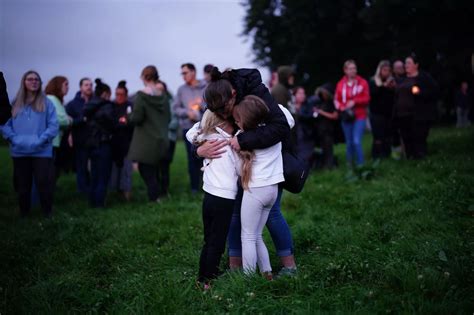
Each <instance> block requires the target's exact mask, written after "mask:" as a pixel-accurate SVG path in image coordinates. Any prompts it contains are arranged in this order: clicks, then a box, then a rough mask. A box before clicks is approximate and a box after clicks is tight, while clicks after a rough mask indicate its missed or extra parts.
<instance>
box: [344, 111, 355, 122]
mask: <svg viewBox="0 0 474 315" xmlns="http://www.w3.org/2000/svg"><path fill="white" fill-rule="evenodd" d="M341 120H342V121H345V122H352V121H354V120H355V113H354V110H353V109H352V108H347V109H345V110H343V111H342V112H341Z"/></svg>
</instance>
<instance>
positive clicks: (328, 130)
mask: <svg viewBox="0 0 474 315" xmlns="http://www.w3.org/2000/svg"><path fill="white" fill-rule="evenodd" d="M311 102H312V103H314V107H313V116H315V117H316V126H315V133H316V134H315V136H316V141H317V142H318V144H319V147H320V148H321V151H322V152H321V153H322V155H321V159H320V160H319V159H317V160H316V167H318V168H326V169H331V168H333V167H335V166H336V160H335V158H334V150H333V147H334V134H335V127H336V122H337V120H338V119H339V115H338V113H337V111H336V108H335V107H334V86H332V85H331V84H330V83H326V84H323V85H321V86H320V87H318V88H317V89H316V91H315V95H314V96H313V97H312V101H311Z"/></svg>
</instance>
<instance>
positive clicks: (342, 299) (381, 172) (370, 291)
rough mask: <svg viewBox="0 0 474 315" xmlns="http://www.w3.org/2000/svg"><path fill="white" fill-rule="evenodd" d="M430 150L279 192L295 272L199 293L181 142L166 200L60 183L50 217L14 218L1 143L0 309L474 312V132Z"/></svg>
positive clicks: (438, 140) (443, 139) (195, 222)
mask: <svg viewBox="0 0 474 315" xmlns="http://www.w3.org/2000/svg"><path fill="white" fill-rule="evenodd" d="M369 142H370V136H368V135H367V136H365V148H366V152H368V149H369ZM343 150H344V148H343V146H338V147H337V154H338V156H339V160H340V161H343V160H344V159H343ZM430 151H431V154H430V157H429V158H428V159H426V160H424V161H421V162H417V161H383V162H382V163H381V164H380V165H379V166H378V168H377V169H376V173H375V177H374V178H373V179H372V180H369V181H365V180H358V181H353V182H348V181H347V180H346V177H345V175H346V170H345V168H344V167H341V168H339V169H338V170H335V171H325V172H317V173H313V174H312V175H311V177H310V178H309V179H308V182H307V185H306V187H305V189H304V191H303V193H301V194H299V195H292V194H289V193H285V194H284V197H283V206H282V208H283V212H284V214H285V217H286V218H287V220H288V222H289V224H290V226H291V228H292V232H293V237H294V241H295V251H296V258H297V262H298V268H299V270H298V276H297V277H296V278H285V279H281V278H280V279H278V280H275V281H272V282H269V281H266V280H264V279H263V278H262V277H259V276H255V277H250V278H246V277H243V276H242V275H241V274H239V273H227V274H225V275H224V276H222V277H221V278H220V279H219V280H217V281H216V282H215V284H214V285H213V289H212V290H211V291H209V292H202V291H199V290H198V289H196V287H195V278H196V272H197V263H198V257H199V252H200V246H201V242H202V235H201V231H202V223H201V217H200V211H201V199H202V196H191V195H190V194H188V192H187V191H188V179H187V175H186V174H187V173H186V163H185V154H184V147H183V146H182V144H181V143H180V144H179V145H178V147H177V154H176V157H175V160H174V162H173V165H172V187H171V193H172V197H171V198H170V199H168V200H166V201H164V202H162V203H161V204H149V203H146V202H145V200H146V193H145V190H144V185H143V183H142V181H141V179H140V178H139V176H137V174H135V177H134V201H133V202H131V203H123V202H120V201H119V198H118V196H117V195H115V194H113V193H111V194H109V198H108V200H109V202H108V204H109V207H108V208H107V209H101V210H97V209H89V208H88V207H87V202H86V201H85V200H83V199H81V198H80V197H79V196H77V195H76V194H75V182H74V177H73V176H72V175H66V176H63V177H62V178H61V179H60V181H59V184H58V186H59V187H58V189H57V193H56V196H55V209H54V213H55V215H54V218H53V219H52V220H45V219H43V218H42V216H41V214H40V210H39V209H35V210H34V211H33V213H32V215H31V216H30V217H29V218H27V219H20V218H19V215H18V210H17V205H16V197H15V195H14V193H13V191H12V185H11V160H10V158H9V156H8V150H7V148H5V147H1V148H0V162H1V169H0V172H1V173H0V206H1V210H0V255H1V256H0V257H1V259H0V296H1V298H0V313H1V314H14V313H35V314H36V313H42V314H57V313H86V312H87V313H125V314H135V313H178V314H192V313H247V314H254V313H255V314H260V313H261V314H288V313H312V314H314V313H342V314H344V313H359V314H373V313H384V314H385V313H424V314H472V313H473V311H474V224H473V220H474V163H473V162H474V161H473V158H474V129H473V128H470V129H465V130H457V129H450V128H440V129H435V130H433V131H432V134H431V136H430ZM341 164H344V163H341ZM265 233H266V234H265V237H266V240H267V245H269V246H268V247H269V249H270V251H271V258H272V262H273V264H274V268H275V270H278V268H279V266H278V259H277V257H276V256H275V254H274V248H273V245H272V243H271V240H270V238H269V237H268V234H267V232H265Z"/></svg>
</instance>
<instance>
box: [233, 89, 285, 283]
mask: <svg viewBox="0 0 474 315" xmlns="http://www.w3.org/2000/svg"><path fill="white" fill-rule="evenodd" d="M268 112H269V109H268V107H267V105H266V104H265V102H264V101H263V100H262V99H260V98H259V97H257V96H253V95H249V96H246V97H245V98H244V99H243V100H242V102H240V103H239V104H238V105H237V106H234V109H233V112H232V115H233V116H234V120H235V123H236V124H237V125H238V126H239V128H240V130H241V131H243V132H245V131H247V130H251V129H256V128H258V126H259V125H261V124H262V123H263V122H264V121H265V118H266V116H267V114H268ZM240 156H241V160H242V165H241V168H240V175H241V182H242V187H243V189H244V195H243V198H242V207H241V224H242V230H241V240H242V263H243V269H244V272H245V273H253V272H255V271H256V267H257V264H258V267H259V270H260V272H261V273H263V274H264V275H266V276H267V278H269V279H271V271H272V268H271V265H270V258H269V255H268V250H267V247H266V246H265V243H264V242H263V238H262V232H263V228H264V226H265V223H266V222H267V218H268V214H269V212H270V209H271V208H272V206H273V204H274V203H275V200H276V199H277V195H278V183H281V182H283V181H284V180H285V178H284V177H283V158H282V155H281V142H279V143H277V144H275V145H273V146H271V147H268V148H265V149H258V150H253V151H240ZM238 170H239V169H238Z"/></svg>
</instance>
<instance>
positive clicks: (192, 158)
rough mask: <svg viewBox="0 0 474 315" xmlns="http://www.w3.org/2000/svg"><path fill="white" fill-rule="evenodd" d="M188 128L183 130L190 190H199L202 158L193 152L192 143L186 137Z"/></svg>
mask: <svg viewBox="0 0 474 315" xmlns="http://www.w3.org/2000/svg"><path fill="white" fill-rule="evenodd" d="M188 130H189V129H185V130H183V139H184V144H185V145H186V153H187V154H188V173H189V180H190V182H191V191H193V192H195V191H198V190H199V184H200V181H201V180H200V179H201V176H202V172H201V167H202V159H200V158H198V157H197V156H196V155H195V154H194V152H193V145H192V144H191V142H189V141H188V140H187V139H186V133H187V132H188Z"/></svg>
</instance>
